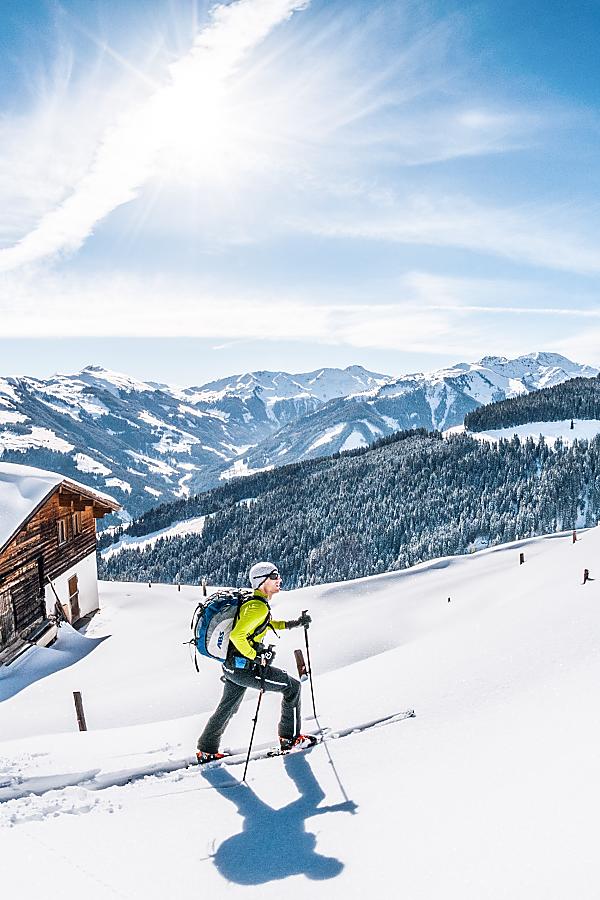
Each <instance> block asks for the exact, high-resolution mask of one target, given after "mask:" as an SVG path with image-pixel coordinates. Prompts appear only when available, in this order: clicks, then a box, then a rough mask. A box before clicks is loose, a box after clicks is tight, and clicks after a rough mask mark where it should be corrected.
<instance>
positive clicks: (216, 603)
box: [192, 588, 252, 662]
mask: <svg viewBox="0 0 600 900" xmlns="http://www.w3.org/2000/svg"><path fill="white" fill-rule="evenodd" d="M251 596H252V591H250V590H235V589H233V588H231V589H227V590H222V591H217V592H216V594H212V595H211V596H210V597H209V598H208V600H206V601H205V602H204V603H199V604H198V606H197V607H196V611H195V613H194V618H193V619H192V634H193V637H192V643H193V644H194V645H195V647H196V650H197V651H198V653H199V654H200V655H201V656H208V657H209V658H210V659H218V660H219V661H220V662H223V660H224V659H225V657H226V656H227V647H228V645H229V635H230V634H231V629H232V628H233V626H234V624H235V622H236V620H237V617H238V614H239V610H240V606H241V605H242V603H243V602H244V600H249V599H250V597H251Z"/></svg>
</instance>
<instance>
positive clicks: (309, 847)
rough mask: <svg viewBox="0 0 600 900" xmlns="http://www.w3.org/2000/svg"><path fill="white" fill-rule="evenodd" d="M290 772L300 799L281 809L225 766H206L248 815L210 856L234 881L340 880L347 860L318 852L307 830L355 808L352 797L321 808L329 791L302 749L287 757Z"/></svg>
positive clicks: (219, 787) (207, 774)
mask: <svg viewBox="0 0 600 900" xmlns="http://www.w3.org/2000/svg"><path fill="white" fill-rule="evenodd" d="M284 765H285V768H286V770H287V773H288V775H289V776H290V778H291V779H292V780H293V782H294V784H295V785H296V787H297V789H298V791H299V793H300V797H299V798H298V799H297V800H294V801H293V802H292V803H288V805H287V806H284V807H283V808H282V809H273V807H271V806H268V805H267V804H266V803H265V802H264V801H263V800H261V799H260V797H258V796H257V795H256V794H255V793H254V791H253V790H252V788H250V787H249V786H248V785H247V784H242V783H240V782H238V781H237V780H236V779H235V778H234V777H233V776H232V775H231V774H230V773H229V772H227V771H226V770H225V769H224V768H218V769H216V768H215V769H210V768H208V769H206V770H205V771H204V772H203V773H202V775H203V776H204V778H206V780H207V781H208V782H210V784H211V785H212V786H213V787H214V788H215V789H216V790H217V791H219V792H220V793H221V794H222V796H223V797H225V798H226V799H227V800H230V801H231V802H232V803H235V805H236V806H237V808H238V811H239V813H240V815H242V816H243V817H244V828H243V830H242V831H241V832H240V833H239V834H235V835H232V837H229V838H227V840H225V841H223V843H222V844H221V845H220V847H218V848H217V850H216V851H215V852H214V854H213V856H212V859H213V862H214V864H215V866H216V867H217V869H218V870H219V872H220V873H221V875H222V876H223V877H224V878H226V879H227V880H228V881H232V882H235V883H236V884H266V883H267V882H269V881H279V880H281V879H283V878H288V877H289V876H290V875H306V877H307V878H312V879H314V880H318V881H320V880H325V879H327V878H336V877H337V876H338V875H340V874H341V872H342V870H343V868H344V864H343V863H342V862H341V861H340V860H339V859H336V858H335V857H333V856H323V855H322V854H320V853H318V852H317V851H316V849H315V848H316V843H317V841H316V838H315V836H314V835H313V834H310V833H308V832H307V831H306V828H305V824H306V820H307V819H310V818H312V816H321V815H324V814H325V813H332V812H354V811H355V810H356V804H355V803H353V802H352V801H351V800H347V801H346V802H345V803H336V804H335V805H334V806H319V803H321V801H322V800H324V799H325V793H324V791H323V789H322V788H321V786H320V784H319V782H318V781H317V779H316V778H315V776H314V774H313V771H312V769H311V767H310V765H309V763H308V760H307V758H306V756H305V755H304V754H303V753H298V754H291V755H290V756H285V757H284Z"/></svg>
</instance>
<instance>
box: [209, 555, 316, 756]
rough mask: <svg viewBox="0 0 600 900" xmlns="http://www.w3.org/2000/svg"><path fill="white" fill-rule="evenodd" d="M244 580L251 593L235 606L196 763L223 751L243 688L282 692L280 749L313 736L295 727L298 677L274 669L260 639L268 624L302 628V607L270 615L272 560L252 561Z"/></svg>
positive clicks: (275, 577)
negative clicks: (287, 615)
mask: <svg viewBox="0 0 600 900" xmlns="http://www.w3.org/2000/svg"><path fill="white" fill-rule="evenodd" d="M250 584H251V586H252V587H253V588H254V593H253V595H252V597H251V598H250V599H249V600H246V601H245V602H244V603H243V604H242V606H241V608H240V613H239V617H238V620H237V622H236V624H235V625H234V627H233V629H232V631H231V635H230V639H229V646H228V649H227V657H226V659H225V662H224V663H223V678H222V680H223V681H224V683H225V687H224V689H223V696H222V697H221V700H220V701H219V705H218V706H217V708H216V710H215V711H214V713H213V714H212V716H211V717H210V719H209V720H208V722H207V723H206V727H205V728H204V731H203V732H202V734H201V735H200V737H199V738H198V750H197V753H196V756H197V759H198V763H199V764H200V765H203V764H204V763H207V762H211V761H212V760H214V759H223V757H224V756H225V754H224V753H219V743H220V740H221V737H222V735H223V732H224V731H225V728H226V727H227V725H228V724H229V722H230V720H231V718H232V716H233V715H234V713H236V712H237V710H238V709H239V707H240V704H241V702H242V699H243V697H244V694H245V692H246V688H254V689H255V690H263V691H275V692H277V693H280V694H281V695H282V698H281V719H280V721H279V727H278V733H279V744H280V747H281V749H282V750H291V749H292V748H298V749H303V748H305V747H310V746H312V744H314V743H315V742H316V739H315V738H314V737H312V736H310V735H304V734H301V733H300V729H301V724H302V720H301V713H300V682H299V681H297V680H296V679H295V678H292V677H291V676H290V675H288V674H287V672H284V671H283V670H282V669H276V668H275V667H274V666H273V660H274V658H275V651H274V649H273V648H272V647H270V648H266V647H265V646H264V645H263V644H262V641H263V640H264V639H265V636H266V635H267V631H268V630H269V629H270V630H272V631H273V632H274V633H275V632H276V631H280V630H282V629H284V628H296V627H298V626H302V627H303V628H308V626H309V625H310V623H311V618H310V616H309V615H308V613H302V615H301V616H300V618H298V619H292V620H290V621H287V622H285V621H275V620H273V619H271V607H270V601H271V598H272V597H273V596H274V595H275V594H278V593H279V591H280V590H281V575H280V574H279V572H278V570H277V566H274V565H273V564H272V563H269V562H258V563H256V564H255V565H253V566H252V568H251V569H250Z"/></svg>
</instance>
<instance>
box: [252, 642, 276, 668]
mask: <svg viewBox="0 0 600 900" xmlns="http://www.w3.org/2000/svg"><path fill="white" fill-rule="evenodd" d="M274 659H275V650H274V649H273V647H259V649H258V650H257V652H256V657H255V659H254V668H255V670H256V669H258V670H260V668H261V667H262V666H270V665H271V664H272V663H273V660H274Z"/></svg>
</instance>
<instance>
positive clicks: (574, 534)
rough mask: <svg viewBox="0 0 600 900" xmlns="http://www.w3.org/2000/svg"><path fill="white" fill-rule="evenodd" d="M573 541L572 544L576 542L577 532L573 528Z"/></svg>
mask: <svg viewBox="0 0 600 900" xmlns="http://www.w3.org/2000/svg"><path fill="white" fill-rule="evenodd" d="M573 543H574V544H576V543H577V532H576V530H575V529H573Z"/></svg>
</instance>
